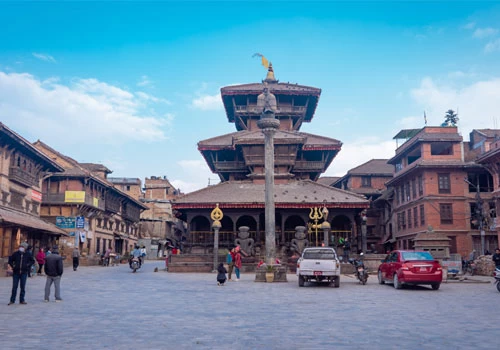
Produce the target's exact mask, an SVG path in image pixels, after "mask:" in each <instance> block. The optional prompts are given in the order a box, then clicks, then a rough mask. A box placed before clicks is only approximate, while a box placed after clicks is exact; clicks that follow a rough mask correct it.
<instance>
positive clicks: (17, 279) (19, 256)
mask: <svg viewBox="0 0 500 350" xmlns="http://www.w3.org/2000/svg"><path fill="white" fill-rule="evenodd" d="M36 260H37V262H38V265H39V268H38V272H37V274H38V275H41V274H42V268H44V270H45V275H46V276H47V280H46V282H45V296H44V300H45V301H46V302H48V301H49V296H50V290H51V287H52V284H54V286H55V301H56V302H58V301H62V298H61V287H60V286H61V285H60V283H61V276H62V274H63V259H62V257H61V256H60V255H59V248H58V247H57V246H54V247H53V248H52V250H49V249H47V254H45V252H44V251H43V249H40V251H39V252H38V254H37V255H36ZM34 264H35V259H34V258H33V254H32V253H31V252H30V251H28V243H26V242H23V243H21V244H20V245H19V247H18V250H17V251H15V252H14V253H13V254H12V255H11V256H10V257H9V262H8V270H9V271H11V272H12V293H11V295H10V301H9V304H8V305H12V304H14V303H15V302H16V298H17V289H18V288H19V287H20V292H19V303H20V304H23V305H25V304H27V302H26V280H27V278H28V275H29V273H30V270H31V267H32V266H33V265H34Z"/></svg>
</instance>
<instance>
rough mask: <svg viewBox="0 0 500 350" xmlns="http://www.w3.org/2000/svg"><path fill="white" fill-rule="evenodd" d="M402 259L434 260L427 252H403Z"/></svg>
mask: <svg viewBox="0 0 500 350" xmlns="http://www.w3.org/2000/svg"><path fill="white" fill-rule="evenodd" d="M401 255H402V257H403V260H405V261H408V260H434V258H433V257H432V255H431V253H429V252H403V253H401Z"/></svg>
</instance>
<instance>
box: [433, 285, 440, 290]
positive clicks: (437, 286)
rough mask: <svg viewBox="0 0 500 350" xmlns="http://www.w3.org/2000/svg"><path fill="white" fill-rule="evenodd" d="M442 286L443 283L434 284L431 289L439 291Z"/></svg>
mask: <svg viewBox="0 0 500 350" xmlns="http://www.w3.org/2000/svg"><path fill="white" fill-rule="evenodd" d="M440 286H441V283H433V284H431V287H432V289H433V290H438V289H439V287H440Z"/></svg>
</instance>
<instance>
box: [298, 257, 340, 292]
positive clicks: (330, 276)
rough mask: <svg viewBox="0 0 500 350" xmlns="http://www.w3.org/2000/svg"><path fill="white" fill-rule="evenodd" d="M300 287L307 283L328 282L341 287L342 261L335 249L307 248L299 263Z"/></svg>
mask: <svg viewBox="0 0 500 350" xmlns="http://www.w3.org/2000/svg"><path fill="white" fill-rule="evenodd" d="M297 276H298V277H299V287H303V286H304V283H305V282H318V283H319V282H328V283H330V284H333V286H334V287H335V288H338V287H340V261H339V259H338V257H337V253H336V252H335V249H333V248H328V247H314V248H305V249H304V251H303V252H302V256H301V257H300V258H299V260H298V261H297Z"/></svg>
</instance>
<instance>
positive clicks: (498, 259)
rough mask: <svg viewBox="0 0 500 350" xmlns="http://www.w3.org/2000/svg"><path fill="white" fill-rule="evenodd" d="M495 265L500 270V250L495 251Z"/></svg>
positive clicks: (493, 257)
mask: <svg viewBox="0 0 500 350" xmlns="http://www.w3.org/2000/svg"><path fill="white" fill-rule="evenodd" d="M491 258H492V259H493V262H494V263H495V267H496V268H497V269H500V248H497V249H495V254H493V256H492V257H491Z"/></svg>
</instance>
